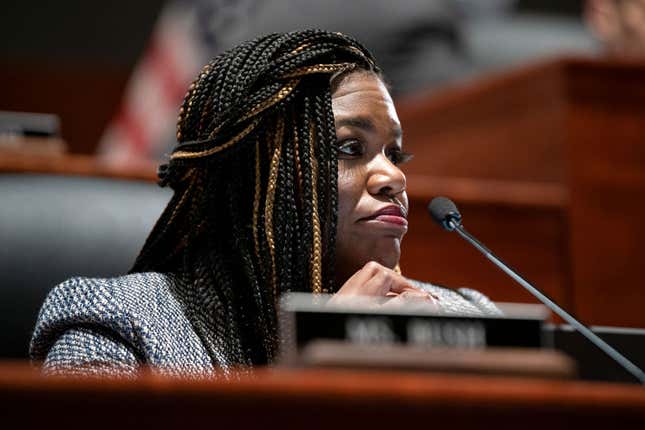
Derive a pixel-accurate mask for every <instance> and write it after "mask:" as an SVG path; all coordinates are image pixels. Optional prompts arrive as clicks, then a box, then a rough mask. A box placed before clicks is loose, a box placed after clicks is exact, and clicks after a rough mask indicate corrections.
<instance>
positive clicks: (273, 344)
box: [31, 30, 495, 374]
mask: <svg viewBox="0 0 645 430" xmlns="http://www.w3.org/2000/svg"><path fill="white" fill-rule="evenodd" d="M177 139H178V141H179V144H178V145H177V147H176V148H175V150H174V151H173V153H172V155H171V157H170V162H169V163H168V164H167V165H165V166H162V168H161V169H160V172H159V175H160V179H161V184H162V185H169V186H170V187H172V188H173V189H174V191H175V193H174V196H173V198H172V200H171V201H170V203H169V204H168V207H167V208H166V210H165V211H164V213H163V214H162V215H161V217H160V219H159V221H158V222H157V224H156V225H155V227H154V229H153V231H152V233H151V234H150V236H149V238H148V240H147V241H146V244H145V245H144V247H143V250H142V251H141V254H140V255H139V257H138V259H137V261H136V263H135V265H134V268H133V269H132V271H131V274H129V275H128V276H124V277H120V278H114V279H103V280H97V279H72V280H69V281H67V282H65V283H63V284H61V285H60V286H58V287H57V288H55V289H54V290H53V291H52V292H51V293H50V295H49V297H48V298H47V300H46V302H45V304H44V306H43V308H42V310H41V314H40V316H39V321H38V323H37V326H36V329H35V332H34V336H33V339H32V344H31V353H32V357H33V358H34V359H35V360H44V368H45V370H46V371H48V372H50V373H61V372H62V373H77V372H81V373H111V372H118V373H120V374H135V373H136V371H137V369H138V368H139V367H140V366H142V365H149V366H153V367H154V368H157V369H161V370H164V371H168V372H172V373H204V372H207V373H208V372H211V371H213V370H214V369H218V368H219V369H223V370H224V371H226V370H227V369H229V368H230V367H231V366H236V365H247V366H251V365H257V364H266V363H270V362H271V361H272V360H273V359H274V357H275V355H276V348H277V345H278V339H277V323H276V302H277V300H278V298H279V295H280V294H282V293H283V292H286V291H310V292H313V293H335V296H334V297H335V300H338V299H339V298H342V297H348V296H353V295H375V296H393V297H392V298H391V299H390V302H389V303H388V304H392V303H396V302H401V301H402V300H404V298H405V297H419V298H422V299H423V300H425V301H426V302H427V303H428V306H435V307H436V306H440V307H442V308H443V309H445V310H451V309H453V310H461V311H467V312H468V311H470V312H487V311H488V312H494V311H495V310H494V306H493V305H491V304H490V303H489V302H487V301H486V299H485V298H483V297H482V296H481V295H477V293H474V292H468V291H465V292H456V291H452V290H447V289H442V288H439V287H434V286H430V285H425V286H423V285H420V284H415V283H414V282H412V281H409V280H407V279H405V278H404V277H403V276H401V275H400V274H398V273H397V272H396V270H395V269H396V268H397V265H398V260H399V256H400V244H401V240H402V238H403V236H404V234H405V233H406V231H407V220H406V214H407V209H408V200H407V195H406V192H405V176H404V175H403V173H402V172H401V170H400V169H399V164H400V163H403V162H405V160H406V159H407V158H409V156H408V155H407V154H405V153H404V152H403V151H402V148H401V128H400V124H399V120H398V118H397V116H396V111H395V110H394V105H393V103H392V100H391V98H390V96H389V94H388V91H387V89H386V88H385V86H384V84H383V81H382V79H381V77H380V72H379V69H378V68H377V66H376V65H375V63H374V59H373V58H372V56H371V55H370V53H369V52H367V50H366V49H365V48H364V47H362V46H361V45H360V44H359V43H357V42H356V41H354V40H353V39H351V38H349V37H347V36H345V35H343V34H339V33H328V32H323V31H314V30H312V31H303V32H293V33H287V34H272V35H268V36H266V37H262V38H259V39H256V40H253V41H251V42H247V43H245V44H242V45H240V46H239V47H237V48H235V49H233V50H231V51H228V52H226V53H224V54H222V55H220V56H219V57H217V58H215V59H214V60H213V61H211V62H210V63H209V64H208V65H206V66H205V67H204V68H203V70H202V72H201V74H200V75H199V77H198V78H197V79H196V80H195V82H194V83H193V84H192V85H191V86H190V88H189V91H188V93H187V95H186V97H185V100H184V103H183V106H182V108H181V109H180V115H179V121H178V127H177ZM431 293H432V294H431Z"/></svg>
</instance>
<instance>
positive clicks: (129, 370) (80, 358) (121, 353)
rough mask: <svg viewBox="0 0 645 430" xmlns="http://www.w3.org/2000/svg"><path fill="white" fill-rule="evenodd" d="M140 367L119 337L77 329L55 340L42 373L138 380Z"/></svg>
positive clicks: (130, 350)
mask: <svg viewBox="0 0 645 430" xmlns="http://www.w3.org/2000/svg"><path fill="white" fill-rule="evenodd" d="M140 366H141V362H140V360H139V359H138V358H137V356H136V354H135V353H134V351H133V350H132V348H131V347H129V346H128V345H127V344H126V343H125V342H123V341H122V340H120V339H119V338H118V337H117V336H113V335H111V334H109V333H107V332H106V333H103V332H101V331H99V330H98V329H93V328H90V327H74V328H70V329H68V330H67V331H65V332H64V333H63V334H62V335H61V336H60V337H59V338H58V339H57V340H56V341H55V343H54V344H53V346H52V347H51V349H50V350H49V352H48V353H47V356H46V358H45V361H44V363H43V372H44V373H46V374H49V375H66V376H74V375H78V376H81V375H82V376H118V377H136V376H137V374H138V370H139V368H140Z"/></svg>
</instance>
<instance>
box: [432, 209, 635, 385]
mask: <svg viewBox="0 0 645 430" xmlns="http://www.w3.org/2000/svg"><path fill="white" fill-rule="evenodd" d="M445 224H446V226H447V227H449V230H455V231H457V233H459V235H460V236H461V237H462V238H463V239H464V240H466V241H467V242H469V243H470V244H471V245H473V246H474V247H475V248H477V249H478V250H479V251H480V252H481V253H482V254H484V256H485V257H486V258H488V259H489V260H490V261H492V262H493V263H494V264H495V265H496V266H497V267H499V268H500V269H502V270H503V271H504V273H506V274H507V275H508V276H510V277H511V278H513V279H514V280H515V281H516V282H517V283H518V284H520V285H521V286H522V287H524V288H525V289H526V290H528V292H529V293H531V294H533V295H534V296H535V297H537V298H538V300H540V301H541V302H542V303H544V304H545V305H546V306H547V307H548V308H549V309H551V310H552V311H553V312H555V313H556V314H558V315H559V316H560V317H561V318H562V319H563V320H565V321H566V322H568V323H569V324H571V326H573V327H574V328H575V329H576V330H578V332H580V333H581V334H582V335H583V336H584V337H586V338H587V339H588V340H589V341H590V342H591V343H593V344H594V345H596V346H597V347H598V348H600V349H601V350H602V351H603V352H604V353H605V354H607V355H609V356H610V357H611V358H612V359H613V360H614V361H616V362H617V363H618V364H620V365H621V366H622V367H623V368H624V369H625V370H627V371H628V372H629V373H631V374H632V376H634V377H635V378H636V379H637V380H638V381H639V382H640V383H641V384H645V372H643V371H642V370H641V369H640V368H639V367H638V366H636V365H635V364H634V363H632V362H631V361H629V360H628V359H627V357H625V356H624V355H622V354H621V353H620V352H618V351H617V350H616V349H614V348H613V347H612V346H611V345H609V344H608V343H607V342H605V341H604V340H602V339H601V338H600V337H599V336H598V335H596V334H595V333H594V332H593V331H591V330H590V329H589V328H588V327H587V326H585V325H584V324H582V323H581V322H580V321H578V320H577V319H575V318H574V317H573V316H571V315H570V314H569V313H568V312H567V311H565V310H564V309H562V308H561V307H560V306H558V304H557V303H555V302H554V301H553V300H551V299H550V298H548V297H547V296H546V295H544V294H543V293H542V292H541V291H540V290H538V289H537V288H535V287H534V286H533V285H531V283H529V282H528V281H527V280H526V279H524V278H522V277H521V276H520V275H519V274H518V273H517V272H515V271H514V270H513V269H511V268H510V267H509V266H508V265H507V264H506V263H504V262H503V261H502V260H501V259H499V258H498V257H497V256H496V255H495V254H493V252H492V251H491V250H490V249H488V248H486V246H484V244H483V243H481V242H480V241H479V240H477V239H476V238H475V237H474V236H472V235H471V234H470V233H468V232H467V231H466V230H465V229H464V227H463V226H462V225H461V224H460V223H459V221H457V220H456V219H455V217H451V216H449V218H448V220H446V222H445Z"/></svg>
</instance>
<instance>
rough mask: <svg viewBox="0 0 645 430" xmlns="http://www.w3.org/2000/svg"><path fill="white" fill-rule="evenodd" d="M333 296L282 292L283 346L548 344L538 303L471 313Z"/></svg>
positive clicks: (542, 310) (504, 306)
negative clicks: (336, 300) (338, 300)
mask: <svg viewBox="0 0 645 430" xmlns="http://www.w3.org/2000/svg"><path fill="white" fill-rule="evenodd" d="M329 298H330V296H313V295H309V294H303V293H292V294H289V295H287V296H285V297H283V299H282V301H281V306H280V325H281V327H280V328H281V337H282V344H283V345H282V346H283V350H288V351H290V352H291V353H293V352H297V351H299V350H302V348H303V347H305V346H306V345H307V344H309V343H310V342H312V341H315V340H333V341H343V342H346V343H350V344H357V345H396V344H403V345H409V346H414V347H417V348H418V347H422V348H429V349H430V348H443V349H445V348H462V349H483V348H489V347H494V348H504V347H513V348H540V347H542V346H543V345H544V344H545V339H544V338H543V330H542V326H543V324H544V320H545V318H546V316H547V315H548V313H547V312H546V311H545V310H544V308H543V307H542V306H538V305H501V308H502V311H503V312H504V316H473V315H457V314H446V313H441V312H437V311H436V310H424V309H419V308H418V307H414V308H412V309H407V308H405V307H403V308H397V309H382V308H381V307H380V306H378V304H376V305H375V304H374V303H364V304H362V303H356V304H349V305H348V304H343V305H333V304H330V303H328V300H329ZM546 343H548V342H546ZM283 352H284V351H283Z"/></svg>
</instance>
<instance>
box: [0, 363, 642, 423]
mask: <svg viewBox="0 0 645 430" xmlns="http://www.w3.org/2000/svg"><path fill="white" fill-rule="evenodd" d="M0 405H2V422H3V424H4V423H15V424H20V425H21V426H23V427H26V428H35V427H36V426H39V427H40V428H51V427H52V426H54V427H58V426H65V428H75V427H83V428H96V427H98V428H108V427H111V428H119V429H121V428H129V427H134V426H138V427H140V428H141V426H142V425H143V426H145V427H143V428H154V427H153V426H160V428H165V427H177V428H179V427H181V428H194V429H197V428H224V429H233V428H275V427H285V428H287V427H288V428H307V429H318V428H320V429H326V430H329V429H332V428H338V427H339V426H342V427H348V428H349V427H351V428H355V429H376V428H389V429H392V428H399V429H403V428H415V427H417V426H418V427H419V428H422V427H433V428H450V429H469V430H470V429H474V428H496V429H505V428H509V429H511V428H512V429H517V428H521V429H523V430H524V429H541V430H542V429H545V428H549V429H559V428H562V429H565V428H621V429H622V428H643V425H645V390H644V389H643V388H641V387H639V386H631V385H616V384H599V383H583V382H567V381H546V380H538V379H519V378H500V377H494V378H493V377H483V376H457V375H449V374H429V373H400V372H399V373H376V372H361V371H349V370H335V371H332V370H260V371H257V372H256V374H255V375H239V376H238V378H237V380H235V381H224V380H211V381H188V380H180V379H172V378H163V377H159V376H154V375H145V376H143V377H141V378H140V379H139V380H133V381H125V380H91V379H79V380H70V379H60V378H46V377H43V376H41V375H39V374H38V373H37V372H36V371H35V370H34V369H30V368H27V367H26V366H25V365H19V364H6V363H5V364H1V365H0ZM407 426H410V427H407Z"/></svg>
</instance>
